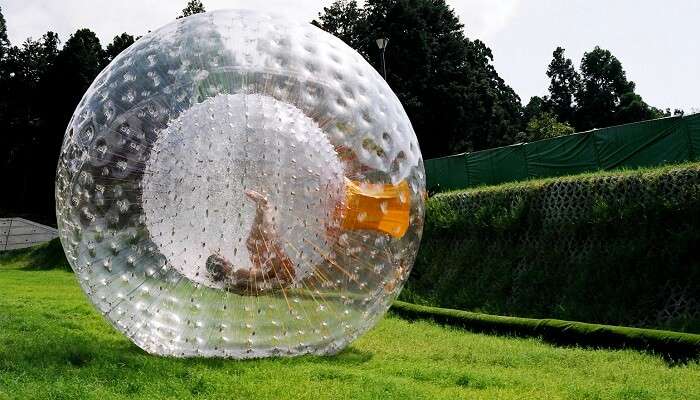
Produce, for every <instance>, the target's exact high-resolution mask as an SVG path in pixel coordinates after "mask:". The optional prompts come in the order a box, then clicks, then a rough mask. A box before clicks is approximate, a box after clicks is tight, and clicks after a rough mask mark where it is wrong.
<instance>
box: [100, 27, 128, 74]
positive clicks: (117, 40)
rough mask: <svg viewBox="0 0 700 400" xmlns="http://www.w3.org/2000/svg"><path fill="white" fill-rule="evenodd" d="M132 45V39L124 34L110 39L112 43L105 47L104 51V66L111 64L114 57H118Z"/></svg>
mask: <svg viewBox="0 0 700 400" xmlns="http://www.w3.org/2000/svg"><path fill="white" fill-rule="evenodd" d="M133 43H134V37H133V36H131V35H129V34H128V33H126V32H124V33H122V34H121V35H118V36H115V37H114V39H112V43H110V44H108V45H107V48H106V49H105V51H104V63H103V64H104V66H105V67H106V66H107V64H109V63H110V62H112V60H114V58H115V57H117V56H118V55H119V53H121V52H122V51H124V50H126V48H127V47H129V46H131V45H132V44H133Z"/></svg>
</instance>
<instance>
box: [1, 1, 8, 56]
mask: <svg viewBox="0 0 700 400" xmlns="http://www.w3.org/2000/svg"><path fill="white" fill-rule="evenodd" d="M9 47H10V40H9V39H8V38H7V24H6V23H5V17H4V16H3V15H2V7H0V60H2V59H3V57H4V56H5V54H6V53H7V49H8V48H9Z"/></svg>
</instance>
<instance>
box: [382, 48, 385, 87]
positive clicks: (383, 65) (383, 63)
mask: <svg viewBox="0 0 700 400" xmlns="http://www.w3.org/2000/svg"><path fill="white" fill-rule="evenodd" d="M384 51H386V47H384V48H382V70H383V71H384V80H385V81H386V61H384Z"/></svg>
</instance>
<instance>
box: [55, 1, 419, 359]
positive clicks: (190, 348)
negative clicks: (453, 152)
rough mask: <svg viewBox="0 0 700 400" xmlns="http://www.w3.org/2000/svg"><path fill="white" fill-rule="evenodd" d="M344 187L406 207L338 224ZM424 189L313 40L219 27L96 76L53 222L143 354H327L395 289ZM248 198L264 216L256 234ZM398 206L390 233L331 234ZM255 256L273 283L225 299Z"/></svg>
mask: <svg viewBox="0 0 700 400" xmlns="http://www.w3.org/2000/svg"><path fill="white" fill-rule="evenodd" d="M347 182H353V184H354V185H355V187H360V188H361V189H356V190H355V191H356V192H357V191H358V190H360V191H362V190H365V189H366V191H367V193H375V192H377V191H378V190H379V189H378V188H387V187H389V188H391V187H399V185H401V186H400V187H403V188H405V187H408V194H409V195H408V196H407V195H406V194H405V193H403V192H402V193H401V196H400V198H398V200H396V199H395V201H394V202H393V203H389V202H388V201H384V202H381V203H380V205H379V207H378V210H371V209H369V210H360V211H358V210H354V212H353V213H346V214H343V211H342V210H343V207H344V205H346V204H347V203H348V202H347V201H346V200H347V199H346V196H348V194H347V188H346V183H347ZM358 185H359V186H358ZM424 187H425V178H424V170H423V162H422V159H421V155H420V150H419V148H418V144H417V142H416V137H415V134H414V132H413V129H412V127H411V124H410V121H409V120H408V118H407V116H406V114H405V112H404V110H403V107H402V106H401V104H400V102H399V100H398V99H397V98H396V96H395V95H394V94H393V92H392V91H391V89H390V88H389V87H388V86H387V84H386V83H385V82H384V80H383V79H382V77H381V76H380V75H379V74H378V73H377V72H376V71H375V70H374V69H373V68H372V67H371V66H370V65H369V64H368V63H367V62H366V61H365V60H364V59H363V58H362V56H360V55H359V54H357V53H356V52H355V51H354V50H352V49H351V48H349V47H348V46H347V45H345V44H344V43H343V42H342V41H341V40H339V39H337V38H335V37H333V36H332V35H329V34H327V33H325V32H323V31H321V30H320V29H318V28H316V27H314V26H312V25H310V24H297V23H292V22H289V21H287V20H285V19H284V18H281V17H276V16H270V15H266V14H258V13H253V12H242V11H218V12H212V13H205V14H198V15H195V16H192V17H188V18H184V19H180V20H177V21H175V22H173V23H170V24H169V25H166V26H165V27H163V28H161V29H159V30H157V31H155V32H152V33H149V34H148V35H146V36H144V37H143V38H141V39H139V40H138V41H137V42H136V43H135V44H134V45H132V46H131V47H129V48H128V49H127V50H125V51H124V52H123V53H122V54H121V55H119V56H118V57H117V58H116V59H115V60H114V61H113V62H112V63H111V64H110V65H109V66H108V67H107V68H105V70H104V71H102V73H100V75H99V76H98V77H97V79H96V80H95V82H93V84H92V85H91V86H90V88H89V89H88V91H87V92H86V93H85V95H84V97H83V99H82V100H81V102H80V104H79V105H78V107H77V109H76V110H75V113H74V115H73V118H72V119H71V121H70V123H69V126H68V128H67V130H66V134H65V138H64V141H63V147H62V150H61V156H60V160H59V165H58V171H57V177H56V213H57V218H58V226H59V232H60V237H61V242H62V244H63V247H64V249H65V252H66V255H67V257H68V259H69V261H70V263H71V266H72V267H73V269H74V270H75V272H76V275H77V278H78V280H79V282H80V284H81V286H82V288H83V290H84V291H85V292H86V293H87V295H88V296H89V298H90V299H91V301H92V302H93V303H94V304H95V306H96V307H97V308H98V309H99V310H100V311H101V312H102V313H103V314H104V316H105V317H106V318H107V319H108V320H109V321H110V322H111V323H112V324H113V325H114V326H115V327H116V328H117V329H118V330H120V331H122V332H123V333H124V334H126V335H127V336H128V337H129V338H130V339H131V340H132V341H133V342H134V343H136V344H137V345H138V346H139V347H141V348H143V349H144V350H146V351H148V352H151V353H157V354H163V355H173V356H211V357H234V358H250V357H264V356H274V355H296V354H305V353H315V354H328V353H335V352H337V351H339V350H340V349H342V348H343V347H345V346H346V345H347V344H348V343H350V342H351V341H352V340H353V339H355V338H356V337H357V336H358V335H360V334H362V333H363V332H365V331H366V330H368V329H369V328H371V327H372V326H373V325H374V324H375V323H376V322H377V321H378V319H379V318H381V316H382V315H383V314H384V313H385V312H386V310H387V309H388V307H389V306H390V304H391V302H392V301H393V300H394V299H395V298H396V296H397V295H398V293H399V291H400V290H401V287H402V285H403V283H404V281H405V279H406V278H407V276H408V272H409V271H410V268H411V266H412V265H413V261H414V258H415V255H416V251H417V249H418V245H419V242H420V236H421V232H422V226H423V206H424ZM362 188H364V189H362ZM246 191H248V192H250V191H254V192H256V193H258V194H260V195H261V196H262V197H264V199H265V201H266V204H267V206H266V207H265V208H264V209H265V214H264V216H265V218H267V219H266V221H269V222H270V223H269V224H268V225H266V226H269V227H272V228H269V229H267V230H270V231H272V232H268V231H267V230H265V235H267V236H260V237H257V236H255V235H254V230H255V229H256V228H258V230H259V231H261V234H262V230H260V229H259V226H260V225H259V224H258V225H256V224H257V223H258V222H259V221H260V219H259V218H258V219H256V216H258V214H259V213H260V210H261V209H263V208H260V207H258V205H257V204H256V202H255V201H253V200H252V199H253V197H252V196H251V195H250V193H247V192H246ZM379 191H380V192H381V190H379ZM377 193H378V192H377ZM387 193H388V192H387ZM372 198H374V197H372ZM395 203H396V204H399V203H403V204H404V205H406V207H405V208H408V209H409V210H410V213H409V214H408V215H409V216H408V217H407V219H408V229H407V230H406V231H405V234H402V235H391V234H387V233H386V232H383V231H381V230H379V229H375V230H372V229H346V228H345V227H347V226H353V224H352V223H350V224H348V222H347V221H345V222H344V223H341V221H340V220H341V219H342V216H343V215H353V218H357V219H358V220H361V219H364V218H367V215H370V216H371V215H375V214H376V215H379V216H380V217H379V218H381V213H382V212H384V213H386V212H387V210H386V207H387V204H395ZM353 204H354V203H353ZM357 204H374V203H372V202H371V201H369V202H368V201H365V202H357ZM368 213H369V214H368ZM396 215H402V214H400V213H397V214H396ZM256 221H258V222H256ZM351 222H352V221H351ZM359 222H363V221H359ZM364 222H366V221H364ZM358 226H362V225H361V224H360V225H358ZM396 231H397V232H398V231H399V228H396ZM251 237H252V238H253V239H255V240H253V241H251ZM265 238H267V240H266V239H265ZM271 240H275V242H276V243H280V245H279V246H278V247H276V250H274V251H269V248H270V246H271V245H269V243H268V242H269V241H271ZM260 248H263V250H260V252H259V253H258V250H259V249H260ZM264 248H267V249H268V251H267V252H266V251H265V250H264ZM255 253H258V254H257V256H258V257H257V258H256V259H257V260H263V259H265V257H267V258H268V260H267V261H270V260H269V259H274V258H275V255H277V256H279V258H278V259H284V260H286V263H279V262H278V263H277V264H276V265H278V266H279V265H281V266H282V267H279V268H277V269H267V270H266V271H267V272H268V273H269V274H270V275H271V274H272V272H275V273H276V274H285V273H286V277H284V276H283V277H280V276H277V278H276V279H273V278H272V277H271V276H268V275H266V274H263V275H258V280H260V279H262V280H263V281H264V282H255V286H254V287H255V289H251V288H252V287H253V283H252V280H251V283H250V284H249V285H250V287H249V288H248V290H243V289H241V288H240V286H241V284H240V282H239V284H238V286H235V282H234V281H235V279H234V278H227V277H228V276H231V277H233V276H239V275H236V273H237V272H240V271H241V270H246V269H247V270H249V271H254V270H255V269H256V268H259V267H260V265H267V264H265V263H266V262H267V261H261V262H260V263H259V264H258V267H256V266H255V263H254V262H253V261H252V260H253V259H254V258H255V257H254V256H256V254H255ZM273 253H274V254H273ZM280 254H281V255H280ZM213 257H214V258H213ZM211 260H225V261H217V262H218V264H217V263H216V262H211ZM272 261H274V260H272ZM272 261H270V262H272ZM212 265H214V266H218V267H216V268H219V269H218V270H217V269H216V268H213V267H211V266H212ZM271 271H272V272H271ZM222 276H223V277H224V278H222ZM261 277H262V278H261ZM266 277H267V278H269V282H268V281H267V279H266ZM251 279H252V278H251ZM231 282H234V283H231Z"/></svg>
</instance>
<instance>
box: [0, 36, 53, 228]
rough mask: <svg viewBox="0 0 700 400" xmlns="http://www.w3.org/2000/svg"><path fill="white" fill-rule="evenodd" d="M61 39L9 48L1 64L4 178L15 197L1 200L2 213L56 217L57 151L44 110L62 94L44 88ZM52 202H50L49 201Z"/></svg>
mask: <svg viewBox="0 0 700 400" xmlns="http://www.w3.org/2000/svg"><path fill="white" fill-rule="evenodd" d="M58 45H59V40H58V35H56V34H55V33H53V32H48V33H46V34H45V35H43V36H42V38H41V39H39V40H32V39H27V40H26V41H25V42H24V43H22V45H21V46H13V47H10V48H9V49H8V51H7V54H6V57H5V58H4V59H3V60H2V66H3V67H2V69H1V70H2V76H1V77H0V79H1V80H2V82H1V83H2V84H0V110H1V111H0V131H1V132H3V135H2V136H3V138H2V146H0V174H2V176H3V177H5V181H6V182H5V183H6V185H8V186H9V187H11V188H12V192H13V193H14V195H13V196H6V197H7V198H4V199H2V203H0V207H1V208H3V209H12V210H21V211H23V212H37V210H41V211H38V212H37V213H38V214H42V215H51V212H52V211H51V207H52V203H51V200H50V199H52V198H53V196H52V195H51V187H52V177H53V174H54V171H55V168H56V162H55V160H56V158H57V156H58V149H57V148H56V145H52V144H53V143H55V140H53V139H54V138H55V137H56V136H60V133H61V132H53V131H52V130H51V127H50V125H49V124H48V121H47V119H46V118H45V117H44V115H45V110H46V109H48V104H49V103H50V102H60V101H61V99H60V96H61V93H53V92H48V91H45V90H44V83H45V82H46V81H47V76H48V74H49V71H50V70H51V68H53V66H54V64H55V60H56V57H57V55H58ZM47 199H48V201H47Z"/></svg>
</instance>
